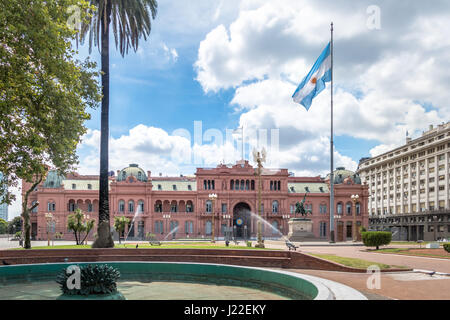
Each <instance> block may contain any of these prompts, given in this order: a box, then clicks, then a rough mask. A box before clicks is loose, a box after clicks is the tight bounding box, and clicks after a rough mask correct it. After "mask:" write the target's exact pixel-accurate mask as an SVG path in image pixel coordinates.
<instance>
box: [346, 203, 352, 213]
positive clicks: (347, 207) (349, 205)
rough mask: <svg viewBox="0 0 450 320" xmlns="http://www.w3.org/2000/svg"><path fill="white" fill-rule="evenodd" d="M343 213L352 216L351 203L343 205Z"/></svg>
mask: <svg viewBox="0 0 450 320" xmlns="http://www.w3.org/2000/svg"><path fill="white" fill-rule="evenodd" d="M345 213H346V214H347V215H351V214H352V203H351V202H347V203H346V204H345Z"/></svg>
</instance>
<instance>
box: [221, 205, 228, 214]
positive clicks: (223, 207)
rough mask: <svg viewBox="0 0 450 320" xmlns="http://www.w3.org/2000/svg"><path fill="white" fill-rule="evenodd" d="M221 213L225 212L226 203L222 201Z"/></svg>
mask: <svg viewBox="0 0 450 320" xmlns="http://www.w3.org/2000/svg"><path fill="white" fill-rule="evenodd" d="M222 213H227V204H226V203H222Z"/></svg>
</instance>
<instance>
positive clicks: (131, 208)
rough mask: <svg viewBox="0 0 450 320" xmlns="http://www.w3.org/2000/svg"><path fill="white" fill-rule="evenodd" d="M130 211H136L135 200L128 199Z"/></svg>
mask: <svg viewBox="0 0 450 320" xmlns="http://www.w3.org/2000/svg"><path fill="white" fill-rule="evenodd" d="M128 212H134V201H133V200H130V201H128Z"/></svg>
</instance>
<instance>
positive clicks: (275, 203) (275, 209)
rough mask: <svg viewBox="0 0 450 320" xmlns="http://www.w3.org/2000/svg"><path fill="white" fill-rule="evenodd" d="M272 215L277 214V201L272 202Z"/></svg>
mask: <svg viewBox="0 0 450 320" xmlns="http://www.w3.org/2000/svg"><path fill="white" fill-rule="evenodd" d="M272 213H278V201H277V200H275V201H273V202H272Z"/></svg>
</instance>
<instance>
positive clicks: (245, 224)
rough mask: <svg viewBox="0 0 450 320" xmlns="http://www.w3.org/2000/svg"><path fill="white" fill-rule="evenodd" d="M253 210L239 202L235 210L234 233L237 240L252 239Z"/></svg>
mask: <svg viewBox="0 0 450 320" xmlns="http://www.w3.org/2000/svg"><path fill="white" fill-rule="evenodd" d="M251 226H252V219H251V209H250V206H249V205H248V204H247V203H245V202H239V203H238V204H236V205H235V206H234V208H233V231H234V236H235V237H236V238H247V239H248V238H250V235H251V230H252V229H251Z"/></svg>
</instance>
